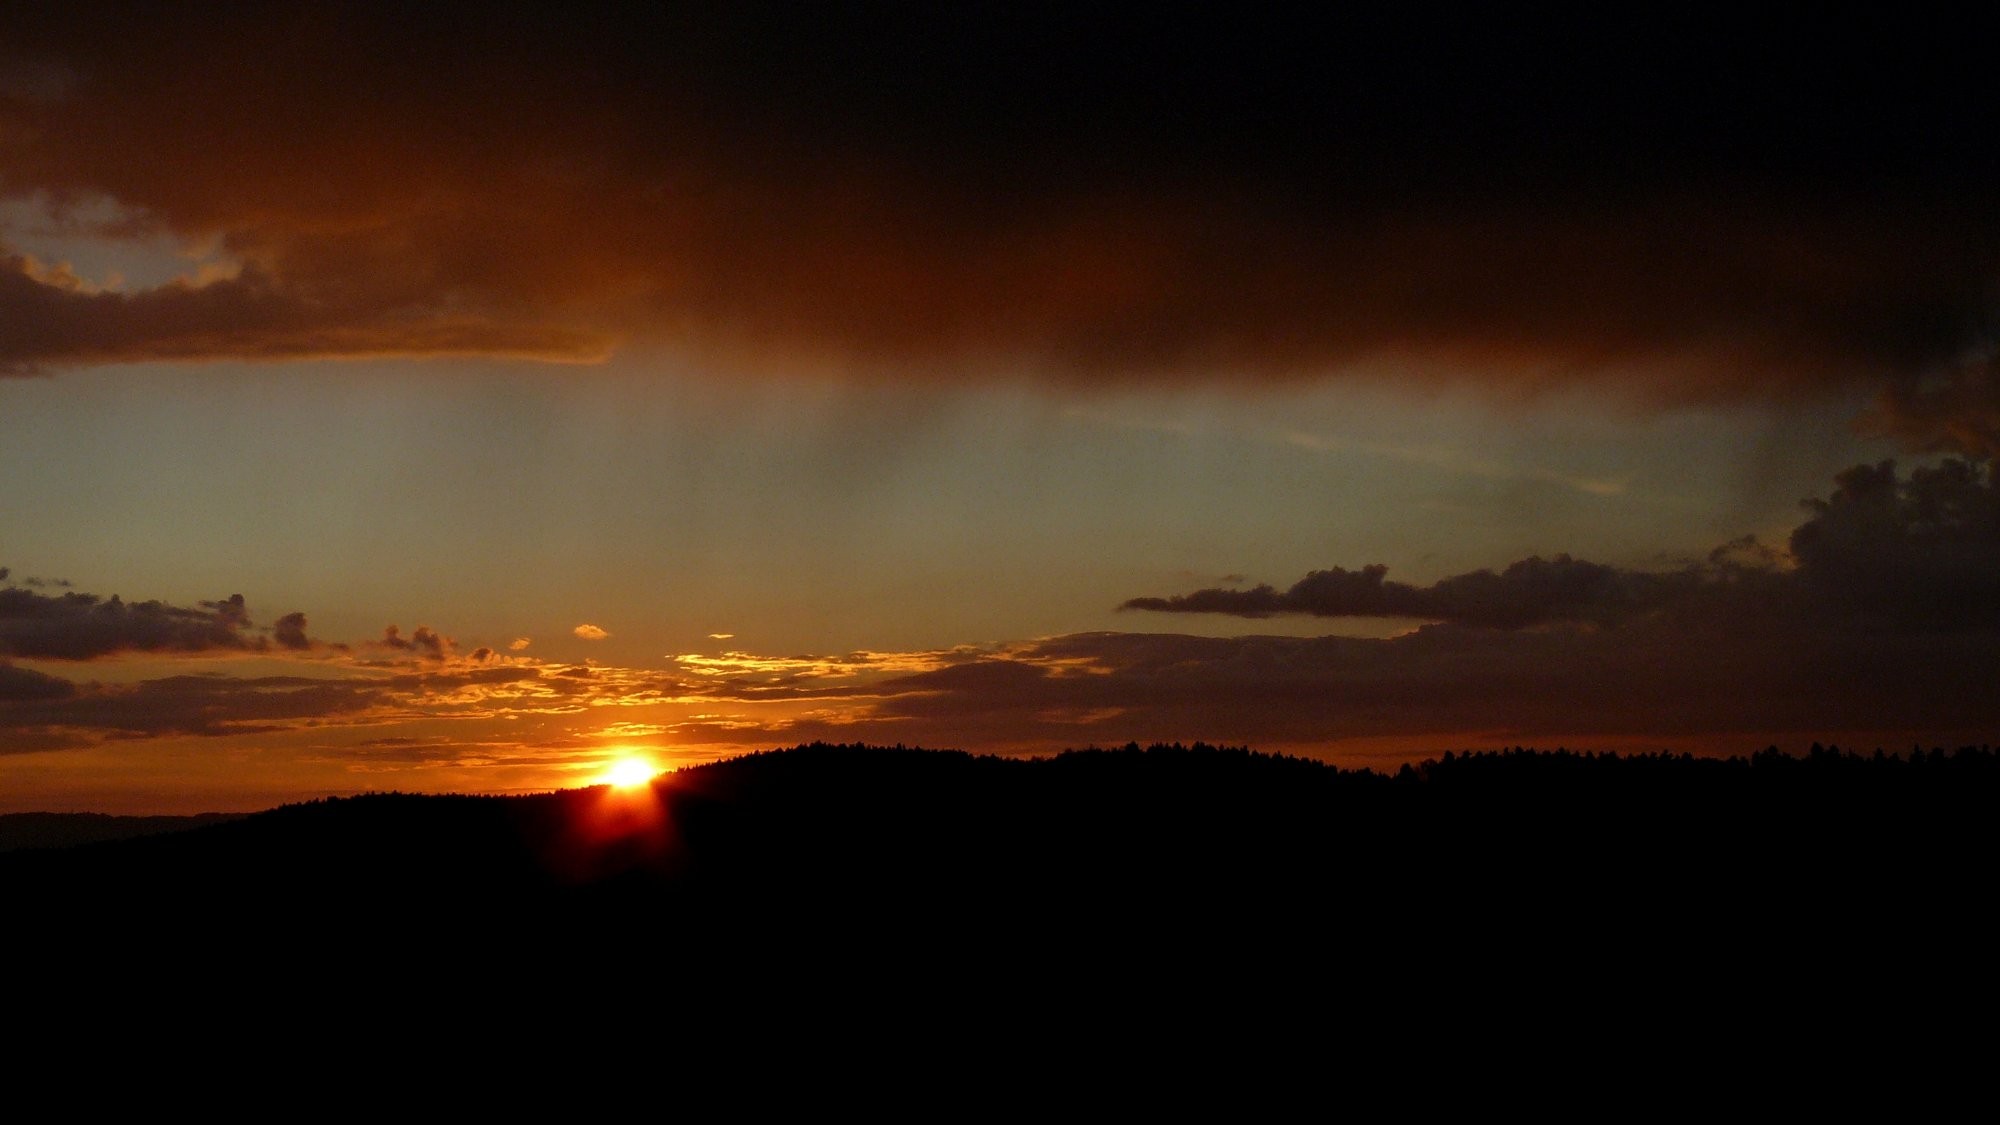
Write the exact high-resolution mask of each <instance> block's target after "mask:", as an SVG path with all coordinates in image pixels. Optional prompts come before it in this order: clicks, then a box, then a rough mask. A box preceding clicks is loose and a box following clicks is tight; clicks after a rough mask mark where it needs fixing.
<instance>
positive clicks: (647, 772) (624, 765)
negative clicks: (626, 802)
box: [599, 758, 660, 789]
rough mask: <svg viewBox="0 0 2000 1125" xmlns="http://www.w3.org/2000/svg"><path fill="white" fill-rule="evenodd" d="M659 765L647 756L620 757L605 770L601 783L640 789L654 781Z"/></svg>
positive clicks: (613, 786) (657, 774)
mask: <svg viewBox="0 0 2000 1125" xmlns="http://www.w3.org/2000/svg"><path fill="white" fill-rule="evenodd" d="M659 773H660V770H659V767H657V766H655V765H654V764H653V763H652V761H651V760H650V759H647V758H620V759H618V760H617V761H615V762H613V763H611V765H610V766H609V767H608V768H607V769H606V770H605V771H604V775H603V780H602V781H601V782H600V783H599V784H603V785H609V786H611V787H612V788H614V789H638V788H640V787H642V786H645V785H648V784H651V783H652V780H653V778H655V777H657V776H659Z"/></svg>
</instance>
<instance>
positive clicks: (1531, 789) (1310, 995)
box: [0, 744, 2000, 1022]
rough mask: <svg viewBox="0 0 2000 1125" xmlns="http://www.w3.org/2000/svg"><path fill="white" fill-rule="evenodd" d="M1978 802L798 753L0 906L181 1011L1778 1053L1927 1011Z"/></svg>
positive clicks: (849, 749) (1985, 800) (220, 852)
mask: <svg viewBox="0 0 2000 1125" xmlns="http://www.w3.org/2000/svg"><path fill="white" fill-rule="evenodd" d="M1996 795H2000V759H1997V758H1996V756H1995V755H1994V754H1993V753H1992V752H1990V751H1984V750H1967V751H1961V752H1958V753H1956V754H1944V753H1941V752H1940V753H1937V754H1923V755H1917V756H1915V757H1914V759H1911V758H1907V757H1905V758H1897V757H1888V756H1879V757H1875V758H1861V757H1856V756H1853V755H1847V754H1841V753H1839V752H1837V751H1827V750H1819V751H1816V752H1815V753H1813V754H1811V755H1808V756H1806V757H1802V758H1788V757H1784V756H1782V755H1778V754H1776V753H1775V752H1772V753H1767V754H1761V755H1758V756H1756V757H1755V758H1752V759H1747V760H1744V759H1739V760H1734V761H1713V760H1701V759H1694V758H1687V757H1668V756H1651V757H1614V756H1605V755H1579V754H1570V753H1564V752H1556V753H1542V752H1535V751H1511V752H1506V753H1497V754H1473V755H1452V756H1446V757H1444V758H1442V759H1439V760H1437V761H1434V762H1431V763H1427V764H1426V765H1425V766H1423V767H1421V768H1411V769H1407V770H1404V771H1402V772H1401V773H1399V774H1397V775H1395V776H1383V775H1379V774H1374V773H1369V772H1363V771H1346V770H1338V769H1335V768H1332V767H1330V766H1326V765H1322V764H1318V763H1314V762H1308V761H1302V760H1297V759H1290V758H1283V757H1275V756H1270V755H1263V754H1255V753H1250V752H1248V751H1244V750H1231V749H1219V748H1213V747H1200V746H1197V747H1180V746H1155V747H1151V748H1147V749H1140V748H1138V747H1136V746H1129V747H1127V748H1125V749H1121V750H1092V751H1078V752H1072V753H1068V754H1064V755H1061V756H1058V757H1055V758H1050V759H1036V760H1015V759H1000V758H993V757H978V756H973V755H969V754H964V753H958V752H949V751H922V750H907V749H881V748H869V747H861V746H830V745H820V744H815V745H812V746H803V747H798V748H795V749H791V750H784V751H772V752H768V753H762V754H754V755H749V756H746V757H742V758H736V759H732V760H728V761H723V762H717V763H714V764H711V765H706V766H701V767H698V768H693V769H687V770H683V771H680V772H678V773H675V774H672V775H669V776H667V777H664V778H662V779H660V780H659V781H658V782H657V783H656V784H655V785H654V786H653V787H652V788H651V789H650V790H648V791H641V792H639V793H636V794H630V793H621V792H618V791H613V790H608V789H601V788H600V789H590V790H572V791H565V792H558V793H549V794H542V795H537V796H529V797H504V798H503V797H465V796H411V795H403V794H382V795H375V796H364V797H354V798H344V799H330V800H323V801H314V802H309V803H305V804H299V805H290V806H286V807H283V808H279V809H274V810H271V811H269V812H266V813H262V814H258V815H255V816H250V817H246V818H242V819H238V820H234V821H230V822H227V823H220V824H213V825H209V826H205V827H201V828H197V829H193V830H189V831H184V832H176V833H172V834H169V835H160V836H152V837H147V838H143V839H132V840H125V841H120V842H112V843H97V844H88V845H83V846H78V847H73V848H68V849H63V850H56V851H30V852H15V853H10V854H6V855H0V886H3V887H4V888H5V890H6V894H7V900H8V906H9V908H10V912H9V916H10V917H11V918H13V919H16V920H19V921H17V922H16V924H15V929H14V931H13V933H14V935H15V937H16V938H17V944H18V943H19V942H20V941H27V942H41V943H43V945H44V946H45V947H46V948H47V949H49V950H52V951H54V952H56V953H65V952H68V951H73V950H75V949H79V948H93V949H94V948H100V947H101V946H102V943H104V942H105V941H106V940H107V937H106V936H107V935H115V937H116V940H117V941H118V942H120V943H122V944H121V945H120V946H119V948H121V949H124V950H127V951H131V950H143V951H144V952H145V955H146V956H147V957H149V958H153V959H154V960H153V961H152V962H149V963H155V964H159V965H171V966H174V967H175V968H174V971H175V972H177V973H182V974H185V973H187V972H189V971H190V969H189V966H199V967H202V972H204V973H206V975H205V976H197V977H188V978H185V979H190V980H193V979H199V980H206V981H209V982H211V985H212V984H213V982H215V981H217V980H224V979H229V980H237V981H238V982H239V983H240V982H241V981H242V980H244V979H248V978H246V977H243V976H242V975H241V974H240V973H239V972H237V970H238V969H240V966H241V964H242V962H241V961H240V960H239V959H240V958H244V957H251V958H266V959H269V958H277V961H276V962H275V963H276V964H280V965H285V966H292V968H289V969H284V970H282V971H284V972H292V971H297V972H306V971H308V970H310V971H311V972H313V973H319V972H324V971H326V970H327V967H329V966H340V967H343V969H342V971H346V972H351V973H354V974H357V975H361V976H367V977H369V978H370V979H373V978H374V977H377V976H381V975H383V974H385V973H394V974H398V975H396V976H394V977H393V978H392V979H398V980H402V981H405V982H407V981H409V980H410V979H411V977H410V974H412V973H417V972H419V967H421V974H422V976H423V978H424V979H426V980H429V979H432V977H433V976H434V975H436V974H447V975H448V974H450V973H451V972H453V971H455V970H454V969H453V968H452V967H453V966H465V965H478V966H480V967H481V969H480V971H481V972H483V973H487V974H494V973H498V974H500V976H501V978H502V979H507V977H508V974H510V973H512V974H519V973H522V972H527V971H530V970H532V971H536V972H540V973H544V974H557V975H560V974H561V973H566V972H569V971H571V969H572V968H573V969H574V970H575V971H578V972H581V971H584V969H583V967H585V966H592V965H600V966H601V965H605V964H609V963H615V962H617V961H619V960H621V959H625V958H637V959H641V960H643V962H644V963H646V964H648V965H651V966H654V967H655V971H656V972H657V974H658V975H657V978H656V979H655V981H654V985H653V987H655V988H658V989H662V990H665V994H670V998H671V1002H672V1003H675V1004H683V1005H685V1004H694V1003H697V1002H698V1001H701V1000H704V999H705V1000H709V1001H718V1002H719V1000H718V998H720V997H729V998H731V999H729V1001H728V1003H729V1005H736V1004H738V1002H739V1001H741V1002H743V1003H748V1001H745V1000H743V997H744V995H745V994H746V990H747V991H748V992H754V993H755V995H756V996H757V997H759V998H760V999H759V1001H758V1002H759V1003H767V1004H784V1005H792V1004H795V1003H796V1002H798V1001H799V998H800V997H802V996H812V997H819V998H820V1000H821V1001H824V1002H825V1003H829V1004H831V1003H836V1002H837V1003H839V1004H843V1005H863V1006H866V1005H871V1004H874V1005H879V1004H882V1003H889V1002H892V1001H893V1002H894V1003H897V1004H902V1005H916V1006H919V1007H926V1006H929V1005H932V1004H947V1005H949V1006H951V1007H952V1008H953V1010H954V1011H961V1010H964V1011H971V1010H987V1009H993V1010H998V1011H1006V1012H1012V1013H1014V1015H1015V1018H1026V1016H1024V1015H1023V1014H1022V1007H1021V1006H1022V1005H1028V1006H1030V1007H1032V1006H1033V1005H1035V1004H1047V1003H1053V1002H1054V1000H1053V999H1052V997H1053V996H1054V995H1055V994H1056V992H1059V993H1060V995H1061V996H1063V997H1065V998H1066V999H1064V1000H1063V1001H1062V1002H1063V1003H1064V1004H1065V1005H1067V1004H1070V1003H1073V1002H1074V1000H1075V998H1076V997H1077V996H1092V997H1096V998H1097V999H1096V1000H1093V1001H1092V1003H1093V1004H1113V1003H1115V1005H1116V1006H1117V1010H1118V1011H1119V1012H1120V1013H1121V1015H1120V1017H1119V1018H1120V1019H1121V1020H1131V1019H1139V1020H1141V1021H1142V1022H1143V1021H1144V1020H1145V1019H1150V1018H1153V1017H1151V1016H1147V1015H1145V1013H1149V1012H1151V1013H1154V1014H1155V1015H1156V1016H1158V1017H1159V1018H1161V1019H1170V1018H1178V1017H1174V1016H1173V1015H1172V1012H1171V1011H1169V1010H1168V1008H1171V1006H1172V1005H1182V1006H1188V1005H1192V1006H1193V1008H1199V1009H1200V1010H1203V1011H1209V1012H1215V1011H1237V1012H1249V1011H1252V1010H1254V1011H1257V1012H1259V1013H1262V1015H1264V1016H1268V1015H1269V1014H1270V1012H1271V1010H1272V1009H1273V1008H1274V1007H1275V1008H1284V1009H1288V1008H1291V1007H1293V1006H1296V1005H1304V1004H1307V1003H1309V1002H1310V1003H1312V1004H1341V1005H1347V1006H1349V1007H1350V1008H1351V1007H1352V1006H1353V1005H1356V1004H1361V1003H1363V1002H1364V1001H1365V1002H1369V1003H1375V1002H1384V1003H1386V1001H1384V999H1383V998H1385V997H1388V996H1390V995H1392V994H1393V995H1397V996H1408V995H1418V994H1421V995H1426V996H1431V997H1433V998H1436V997H1438V996H1441V995H1445V994H1449V996H1450V997H1451V998H1452V1004H1453V1005H1454V1009H1455V1010H1456V1009H1457V1008H1459V1007H1462V1006H1464V1005H1467V1004H1471V1005H1473V1006H1475V1007H1476V1008H1477V1009H1478V1010H1480V1011H1482V1012H1488V1013H1497V1012H1501V1011H1514V1010H1517V1009H1519V1007H1520V1006H1521V1005H1524V1004H1530V1003H1543V1004H1546V1003H1548V1002H1549V999H1548V998H1549V997H1550V996H1553V995H1560V996H1562V997H1564V998H1565V1003H1568V1004H1571V1005H1581V1006H1583V1007H1585V1008H1590V1009H1592V1010H1596V1009H1597V1008H1598V1007H1599V1006H1601V1005H1616V1006H1619V1007H1620V1008H1621V1009H1623V1008H1626V1007H1629V1006H1632V1005H1640V1006H1664V1007H1665V1008H1669V1009H1677V1008H1678V1006H1680V1005H1684V1004H1687V1003H1694V1002H1709V1003H1713V1002H1716V997H1717V992H1716V989H1717V988H1718V987H1720V985H1719V984H1718V982H1728V988H1730V989H1732V990H1740V989H1741V988H1744V987H1746V986H1747V985H1746V981H1747V980H1748V978H1749V977H1752V976H1754V977H1755V978H1756V983H1755V987H1756V988H1757V989H1759V990H1760V991H1759V993H1758V995H1762V996H1766V997H1767V998H1769V999H1771V1001H1772V1002H1774V1003H1775V1002H1779V999H1778V998H1781V999H1782V1003H1783V1004H1785V1005H1786V1008H1785V1010H1786V1011H1787V1013H1788V1018H1789V1017H1796V1016H1799V1015H1800V1014H1802V1013H1803V1014H1807V1015H1809V1014H1810V1013H1812V1012H1815V1011H1818V1010H1820V1006H1821V1005H1825V1004H1831V1003H1834V1002H1835V1001H1836V998H1837V996H1843V995H1844V996H1850V998H1851V993H1848V992H1839V993H1835V992H1825V991H1824V990H1823V989H1822V985H1823V983H1824V980H1825V978H1823V977H1822V976H1821V975H1820V970H1819V969H1818V968H1817V966H1818V965H1819V962H1818V961H1817V960H1815V959H1814V956H1815V955H1816V954H1815V952H1814V951H1817V952H1826V951H1834V950H1837V951H1840V952H1841V953H1842V954H1843V955H1845V954H1852V955H1853V956H1878V957H1879V956H1883V955H1884V954H1885V952H1886V951H1899V952H1901V953H1905V954H1909V955H1910V956H1909V957H1908V958H1906V959H1902V960H1897V961H1895V962H1894V964H1895V965H1896V971H1897V972H1898V973H1899V974H1902V975H1903V976H1905V977H1907V978H1908V979H1909V980H1910V981H1912V982H1915V983H1916V984H1917V985H1920V986H1921V987H1922V988H1924V989H1938V988H1944V987H1946V986H1947V982H1946V981H1945V980H1943V979H1941V978H1940V977H1939V976H1938V974H1940V973H1944V972H1945V969H1944V968H1943V967H1942V963H1941V962H1936V961H1934V960H1931V959H1928V958H1927V957H1926V956H1924V955H1921V954H1920V953H1919V951H1921V950H1926V949H1941V950H1942V949H1951V948H1956V947H1958V946H1960V945H1962V944H1963V942H1965V941H1966V940H1967V937H1966V935H1970V934H1976V933H1980V932H1983V927H1984V926H1985V922H1984V917H1985V909H1986V905H1985V904H1986V901H1987V899H1988V897H1989V888H1990V883H1991V878H1990V869H1991V859H1990V857H1991V856H1993V855H1995V854H2000V847H1996V845H2000V838H1996V837H2000V818H1996V817H1995V816H1994V815H1993V810H1994V809H1995V807H1996V806H1995V797H1996ZM1869 950H1874V951H1877V952H1876V953H1874V954H1868V953H1867V952H1866V951H1869ZM260 963H261V962H260ZM370 966H372V968H370ZM565 967H569V968H565ZM274 971H276V970H274ZM1845 971H1846V972H1847V973H1848V975H1847V976H1846V977H1845V978H1843V979H1844V981H1845V982H1846V983H1845V984H1844V985H1843V986H1842V987H1843V988H1851V987H1853V986H1854V985H1855V983H1856V981H1858V980H1873V979H1874V978H1870V977H1868V976H1867V975H1866V974H1863V975H1862V976H1860V977H1857V976H1855V975H1854V973H1853V970H1852V967H1851V966H1849V968H1848V969H1847V970H1845ZM482 979H483V978H482ZM537 979H545V978H537ZM1058 982H1060V983H1058ZM1966 984H1967V982H1966V981H1965V980H1963V979H1954V980H1953V981H1951V982H1950V987H1954V988H1959V989H1963V988H1965V987H1966ZM204 987H209V986H207V985H205V986H204ZM1870 987H1876V988H1879V987H1880V982H1879V981H1876V982H1875V983H1874V984H1871V985H1870ZM1079 989H1081V990H1083V991H1081V992H1079V991H1078V990H1079ZM1052 990H1054V991H1052ZM1734 994H1735V993H1732V995H1734ZM1884 994H1885V995H1888V994H1890V993H1884ZM1893 994H1894V995H1901V993H1893ZM1925 994H1928V993H1925ZM1536 997H1540V998H1541V999H1539V1000H1538V999H1536ZM1702 998H1706V999H1705V1000H1703V999H1702ZM663 1002H665V1001H663ZM1162 1005H1165V1006H1168V1007H1167V1008H1163V1007H1161V1006H1162ZM1173 1010H1175V1011H1178V1010H1180V1009H1173ZM1189 1010H1192V1009H1189ZM1598 1014H1599V1015H1604V1014H1606V1013H1604V1012H1599V1013H1598ZM1399 1018H1400V1017H1399Z"/></svg>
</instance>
